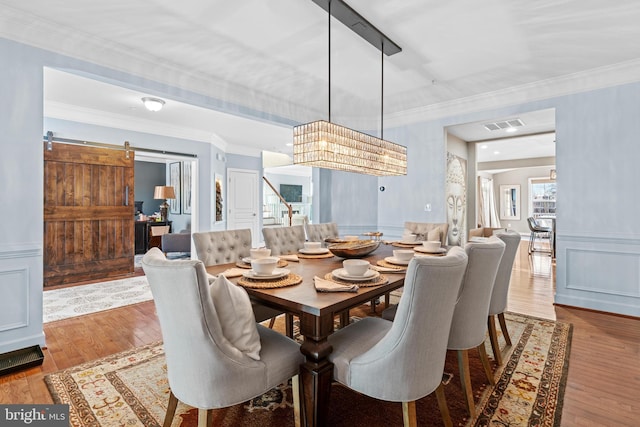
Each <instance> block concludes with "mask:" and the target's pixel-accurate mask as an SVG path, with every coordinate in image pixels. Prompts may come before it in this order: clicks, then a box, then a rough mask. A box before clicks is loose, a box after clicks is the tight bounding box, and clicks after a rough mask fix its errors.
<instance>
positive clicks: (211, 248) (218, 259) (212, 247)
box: [193, 228, 251, 267]
mask: <svg viewBox="0 0 640 427" xmlns="http://www.w3.org/2000/svg"><path fill="white" fill-rule="evenodd" d="M193 242H194V243H195V247H196V255H197V256H198V259H199V260H201V261H202V262H203V263H204V265H205V266H207V267H208V266H210V265H218V264H229V263H234V262H237V261H238V260H240V259H242V258H244V257H248V256H249V255H251V253H250V252H249V250H250V249H251V230H250V229H248V228H246V229H242V230H223V231H206V232H203V233H193Z"/></svg>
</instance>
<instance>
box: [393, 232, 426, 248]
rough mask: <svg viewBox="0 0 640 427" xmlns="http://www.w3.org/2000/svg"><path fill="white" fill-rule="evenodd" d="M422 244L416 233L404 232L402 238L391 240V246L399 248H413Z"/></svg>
mask: <svg viewBox="0 0 640 427" xmlns="http://www.w3.org/2000/svg"><path fill="white" fill-rule="evenodd" d="M420 245H422V241H421V240H418V235H417V234H410V233H405V234H403V235H402V238H401V239H400V240H398V241H396V242H391V246H395V247H399V248H413V247H415V246H420Z"/></svg>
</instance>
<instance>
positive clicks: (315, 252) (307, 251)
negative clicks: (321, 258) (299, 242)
mask: <svg viewBox="0 0 640 427" xmlns="http://www.w3.org/2000/svg"><path fill="white" fill-rule="evenodd" d="M298 252H300V253H301V254H305V255H323V254H328V253H329V249H327V248H318V249H305V248H302V249H298Z"/></svg>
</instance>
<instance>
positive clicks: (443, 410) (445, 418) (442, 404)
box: [436, 383, 453, 427]
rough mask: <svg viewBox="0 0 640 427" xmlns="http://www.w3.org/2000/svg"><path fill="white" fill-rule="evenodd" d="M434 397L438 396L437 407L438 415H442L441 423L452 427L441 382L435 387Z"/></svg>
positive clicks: (446, 426)
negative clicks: (438, 409)
mask: <svg viewBox="0 0 640 427" xmlns="http://www.w3.org/2000/svg"><path fill="white" fill-rule="evenodd" d="M436 397H437V398H438V407H439V408H440V415H442V423H443V424H444V425H445V427H453V423H452V422H451V415H450V414H449V406H448V405H447V399H446V397H445V396H444V386H443V385H442V383H440V384H438V388H437V389H436Z"/></svg>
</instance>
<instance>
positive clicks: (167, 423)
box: [162, 390, 178, 427]
mask: <svg viewBox="0 0 640 427" xmlns="http://www.w3.org/2000/svg"><path fill="white" fill-rule="evenodd" d="M177 406H178V398H177V397H176V395H175V394H173V392H172V391H171V390H169V403H168V404H167V414H166V415H165V416H164V423H163V424H162V427H171V423H172V422H173V417H174V415H175V414H176V407H177Z"/></svg>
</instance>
